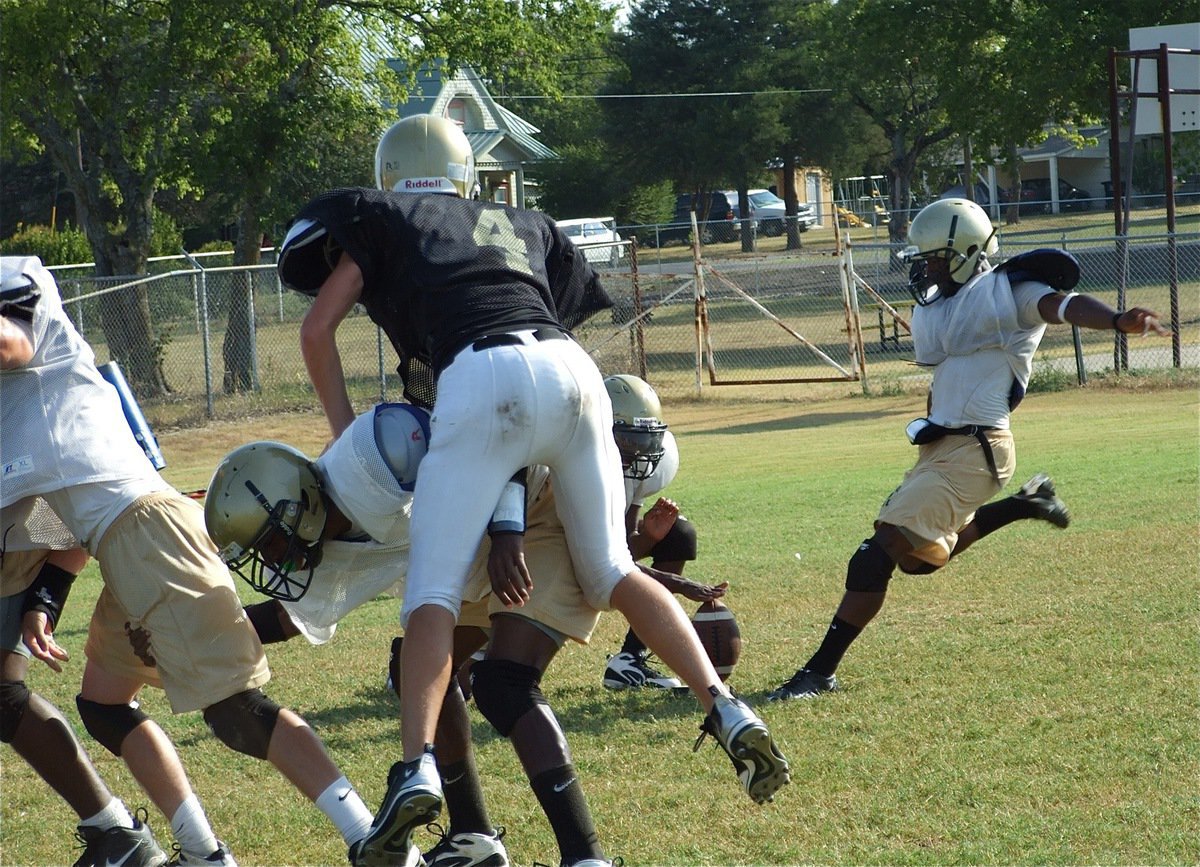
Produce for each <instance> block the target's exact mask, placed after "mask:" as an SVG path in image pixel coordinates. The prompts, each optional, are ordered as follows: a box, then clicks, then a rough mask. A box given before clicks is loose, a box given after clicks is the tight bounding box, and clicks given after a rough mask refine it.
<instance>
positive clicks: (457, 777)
mask: <svg viewBox="0 0 1200 867" xmlns="http://www.w3.org/2000/svg"><path fill="white" fill-rule="evenodd" d="M422 415H423V411H422V410H420V409H417V408H415V407H412V406H407V405H402V404H381V405H379V406H377V407H375V408H374V409H372V410H370V411H368V412H367V413H364V414H362V415H360V416H358V417H357V418H356V419H355V421H354V422H353V423H352V424H351V426H350V427H349V428H347V429H346V430H345V431H344V432H343V433H342V435H341V436H340V437H338V438H337V440H335V441H334V443H333V445H331V446H330V447H329V448H328V449H327V450H326V451H325V452H324V454H322V455H321V457H319V458H318V459H317V460H316V461H315V462H311V463H310V462H309V461H308V460H307V458H305V457H304V456H303V455H301V454H299V453H298V452H296V451H295V450H294V449H291V448H290V447H288V446H284V445H282V444H279V443H252V444H250V445H247V446H243V447H242V448H240V449H238V450H236V451H235V452H233V453H232V454H231V455H229V456H228V457H227V458H226V459H225V460H224V461H222V463H221V465H220V466H219V467H218V469H217V472H216V474H215V475H214V477H213V482H212V484H211V485H210V486H209V489H208V495H207V499H206V506H205V518H206V521H207V524H208V527H209V531H210V534H211V535H212V536H213V538H214V540H216V542H217V544H218V546H219V547H220V549H221V550H222V552H224V556H226V557H228V558H229V563H230V565H231V566H232V567H233V568H234V569H235V571H237V572H238V574H240V575H242V576H243V577H244V578H246V579H247V580H248V581H250V582H251V584H252V586H255V587H256V589H259V590H260V591H263V592H267V593H269V594H271V595H274V596H276V600H275V601H274V602H267V603H260V604H258V605H253V606H250V608H249V609H248V610H249V611H250V617H251V620H252V622H254V623H255V625H256V628H257V629H258V631H259V634H260V636H262V638H263V641H264V642H266V643H270V642H274V641H282V640H287V639H288V638H291V637H293V636H295V635H297V634H303V635H304V636H305V637H306V638H307V639H308V640H309V641H310V642H312V643H322V642H324V641H326V640H328V639H329V638H331V637H332V635H333V632H334V630H335V629H336V626H337V621H338V620H340V619H341V618H342V617H344V616H345V614H346V613H348V612H349V611H350V610H352V609H353V608H354V607H357V606H358V605H359V604H362V603H363V602H365V601H367V600H369V599H373V598H375V597H376V596H378V595H379V594H381V593H385V592H392V593H397V592H399V593H402V592H403V581H404V574H405V569H406V566H407V556H408V518H409V515H410V512H411V508H412V495H411V493H409V491H408V490H406V489H407V488H411V487H412V486H411V484H410V482H411V480H412V479H413V478H415V476H416V472H415V468H416V465H417V464H416V462H417V461H419V460H420V457H421V454H420V451H419V450H418V449H414V448H413V444H414V443H424V442H425V437H426V436H427V433H428V423H427V422H424V421H422V420H421V416H422ZM381 419H382V420H383V421H381ZM389 419H390V421H388V420H389ZM548 476H549V473H548V470H547V469H546V468H545V467H535V468H532V469H531V471H530V473H529V478H528V491H527V493H526V508H524V509H522V510H521V511H520V512H519V513H516V514H513V515H508V516H493V518H494V522H493V523H495V524H497V525H498V524H499V523H501V521H502V520H507V521H508V522H509V523H507V524H506V526H505V527H504V529H503V530H501V529H500V528H499V527H498V526H497V527H494V528H493V532H492V534H491V539H490V542H488V541H485V542H484V543H483V546H482V548H481V550H480V551H479V552H478V553H477V554H476V556H475V560H474V562H473V563H472V566H471V570H470V575H471V577H470V579H469V580H468V585H467V586H468V590H467V596H468V599H470V598H473V597H475V596H477V595H479V594H480V593H484V594H487V592H488V589H489V583H490V581H489V578H488V563H489V559H492V558H496V560H497V561H501V562H502V563H503V565H507V563H508V561H509V560H511V559H512V558H513V557H515V556H523V557H524V558H525V560H526V562H527V564H528V568H529V569H530V571H531V573H533V574H535V575H537V576H538V580H537V581H536V582H535V585H534V587H533V589H532V592H531V594H530V599H529V601H528V602H527V603H526V604H525V605H524V606H522V607H521V608H517V609H509V608H507V607H506V606H504V605H503V604H502V603H500V602H498V601H497V600H495V599H494V597H492V596H490V595H487V596H485V597H484V598H482V599H481V600H480V601H478V602H474V603H471V602H468V603H465V604H464V606H463V609H462V612H461V614H460V616H459V621H458V625H457V626H456V628H455V636H454V638H455V642H454V645H455V648H454V663H455V666H456V667H457V666H458V665H459V664H461V663H462V662H463V661H464V660H465V659H467V658H469V657H470V656H471V654H472V653H473V652H474V651H476V650H477V649H478V648H480V647H481V646H482V645H483V643H484V642H485V640H487V638H488V635H487V631H486V630H489V627H490V633H491V635H490V644H489V647H488V651H487V653H486V654H485V655H484V656H483V658H482V659H481V660H479V661H477V662H474V663H473V666H472V674H471V682H472V687H473V692H474V697H475V701H476V705H477V706H478V707H479V709H480V711H481V713H483V715H484V717H485V718H486V719H488V720H489V722H491V723H492V725H493V726H494V727H495V728H496V730H497V731H498V732H500V733H501V734H502V735H504V736H505V737H508V738H509V739H510V740H511V742H512V744H513V747H514V749H515V750H516V752H517V754H518V756H519V758H520V759H521V762H522V765H523V767H524V768H525V770H526V772H527V774H528V776H529V780H530V785H531V787H532V788H533V791H534V794H535V796H536V797H537V798H538V800H539V802H540V803H541V804H542V806H543V809H544V811H545V813H546V815H547V817H548V818H549V820H550V823H551V826H552V827H553V829H554V832H555V836H556V838H557V839H558V841H559V850H560V853H559V854H560V863H562V864H565V865H600V864H608V863H609V862H608V861H607V860H605V859H604V853H603V850H602V849H601V847H600V844H599V837H598V834H597V832H596V828H595V825H594V823H593V821H592V817H591V813H590V811H589V809H588V806H587V802H586V799H585V797H584V794H583V790H582V786H581V784H580V783H579V776H578V773H577V771H576V769H575V767H574V765H573V764H572V762H571V757H570V752H569V750H568V749H567V741H566V735H565V734H564V733H563V731H562V729H561V727H560V726H559V724H558V720H557V719H556V717H555V716H554V712H553V710H552V709H551V708H550V706H549V703H548V702H547V701H546V699H545V697H544V696H543V694H542V692H541V689H540V682H541V678H542V676H543V675H544V673H545V670H546V667H547V666H548V665H549V663H550V661H551V659H553V657H554V656H555V654H556V653H557V652H558V650H559V649H560V648H561V647H562V645H563V644H564V643H565V642H566V640H567V639H571V640H574V641H577V642H579V643H586V642H587V641H588V639H589V637H590V636H591V633H592V630H593V629H594V627H595V625H596V621H597V618H598V617H599V612H597V611H596V609H595V608H593V607H592V606H590V605H589V604H588V602H587V599H586V598H585V595H584V593H583V591H582V589H581V588H580V587H579V585H578V583H577V582H576V580H575V573H574V569H573V567H572V565H571V560H570V555H569V553H568V550H567V546H566V540H565V538H564V535H563V528H562V524H561V522H560V521H559V520H558V515H557V511H556V509H555V505H554V499H553V496H552V493H551V490H550V486H549V484H548V481H547V480H548ZM260 494H261V497H262V499H261V500H260V499H259V496H260ZM297 503H306V504H308V506H307V507H306V508H292V507H290V506H289V504H297ZM306 515H308V516H312V520H308V519H307V518H306V517H305V516H306ZM289 516H291V517H289ZM289 524H291V525H293V527H294V529H292V530H290V531H289V529H288V525H289ZM518 536H520V537H521V540H522V542H523V544H522V545H519V546H518V545H517V544H516V543H517V539H518ZM289 538H292V539H297V540H299V539H304V540H307V541H306V542H304V543H301V542H300V541H296V542H295V543H294V544H291V545H289V544H288V541H287V540H288V539H289ZM281 562H282V563H286V564H290V565H281ZM297 568H299V571H300V572H301V573H303V574H299V575H298V574H297ZM301 587H303V588H305V589H304V592H303V595H302V596H300V597H299V598H296V596H297V593H298V591H299V589H300V588H301ZM712 589H713V588H705V587H702V586H701V585H694V589H693V590H692V592H693V593H694V594H695V595H696V596H697V597H698V598H709V597H710V596H711V591H712ZM398 692H399V690H398ZM435 743H436V746H437V748H438V750H437V759H438V769H439V771H440V775H441V777H442V779H443V781H446V782H444V786H445V796H446V804H447V808H448V812H449V814H450V826H449V828H448V829H447V831H446V833H445V834H444V836H443V839H442V841H441V842H439V843H438V844H437V845H436V846H435V847H434V848H433V849H432V850H431V851H429V852H427V853H425V855H424V858H425V861H426V863H427V864H428V865H430V867H438V865H455V867H503V865H504V864H506V863H507V856H506V854H505V851H504V847H503V845H502V843H501V842H500V837H499V835H498V833H497V832H496V831H495V830H494V829H493V828H492V825H491V823H490V820H489V819H488V817H487V812H486V810H485V808H484V805H483V800H482V792H481V790H480V785H479V777H478V771H477V770H476V767H475V764H474V759H473V756H472V754H471V744H470V721H469V718H468V716H467V714H466V706H465V702H464V699H463V696H462V693H461V691H460V689H459V685H458V681H457V680H452V681H451V683H450V687H449V690H448V691H447V693H446V696H445V700H444V704H443V708H442V712H441V715H440V717H439V722H438V728H437V733H436V741H435ZM405 857H407V858H408V859H409V860H412V859H414V858H415V857H416V854H415V846H413V847H411V848H410V849H409V850H408V852H407V853H406V856H405ZM360 861H361V863H368V862H367V861H366V860H365V859H360Z"/></svg>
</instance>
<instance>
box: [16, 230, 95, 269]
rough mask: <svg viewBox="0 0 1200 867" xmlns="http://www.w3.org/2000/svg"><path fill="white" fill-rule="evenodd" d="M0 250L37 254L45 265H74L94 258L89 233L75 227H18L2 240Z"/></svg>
mask: <svg viewBox="0 0 1200 867" xmlns="http://www.w3.org/2000/svg"><path fill="white" fill-rule="evenodd" d="M0 253H4V254H5V255H9V256H37V257H38V258H39V259H41V260H42V263H43V264H45V265H74V264H77V263H79V262H90V261H92V248H91V246H90V245H89V244H88V239H87V236H86V235H84V234H83V232H81V231H79V230H78V229H76V228H73V227H67V228H65V229H60V230H57V231H56V230H54V229H52V228H51V227H50V226H18V227H17V231H16V232H14V233H13V234H12V235H10V236H9V237H7V238H5V239H4V240H3V241H0Z"/></svg>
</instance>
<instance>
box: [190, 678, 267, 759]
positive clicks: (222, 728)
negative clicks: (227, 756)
mask: <svg viewBox="0 0 1200 867" xmlns="http://www.w3.org/2000/svg"><path fill="white" fill-rule="evenodd" d="M279 711H280V707H279V705H277V704H276V703H275V702H273V701H271V699H269V698H267V697H266V696H265V695H263V693H262V690H260V689H248V690H246V691H245V692H239V693H238V694H237V695H231V696H230V697H229V698H227V699H223V700H222V701H219V702H217V703H216V704H212V705H209V706H208V707H206V708H205V709H204V721H205V722H206V723H208V727H209V729H210V730H211V731H212V733H213V734H214V735H216V736H217V737H218V738H220V740H221V742H222V743H224V744H225V746H227V747H229V748H230V749H231V750H237V751H238V752H239V753H245V754H246V755H248V756H253V757H254V758H256V759H265V758H266V757H267V748H268V747H269V746H270V745H271V735H272V734H273V733H274V731H275V723H276V722H277V721H278V720H279Z"/></svg>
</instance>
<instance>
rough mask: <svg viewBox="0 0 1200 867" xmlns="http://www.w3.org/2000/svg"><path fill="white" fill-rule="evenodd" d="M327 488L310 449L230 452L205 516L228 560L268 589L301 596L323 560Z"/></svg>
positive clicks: (264, 445) (267, 445)
mask: <svg viewBox="0 0 1200 867" xmlns="http://www.w3.org/2000/svg"><path fill="white" fill-rule="evenodd" d="M325 518H326V511H325V495H324V492H323V491H322V485H321V480H320V478H319V477H318V476H317V474H316V471H315V469H314V467H313V464H312V462H311V461H309V459H308V458H307V457H305V456H304V454H303V453H301V452H299V451H297V450H296V449H294V448H292V447H291V446H287V445H284V444H283V443H276V442H266V441H263V442H253V443H249V444H247V445H244V446H242V447H240V448H238V449H234V450H233V451H232V452H230V453H229V454H228V455H227V456H226V457H225V459H224V460H223V461H221V464H220V465H219V466H218V467H217V471H216V473H214V474H213V477H212V481H211V482H209V484H208V493H207V495H206V496H205V500H204V523H205V525H206V526H207V527H208V535H209V536H211V537H212V540H213V541H214V542H215V543H216V545H217V548H218V549H219V551H220V554H221V559H222V560H224V561H225V563H226V564H227V565H228V566H229V568H230V569H231V570H232V571H233V572H234V573H236V574H237V575H238V576H239V577H240V578H242V579H243V580H245V581H246V583H248V584H249V585H250V586H251V587H253V588H254V589H255V590H257V591H258V592H259V593H262V594H264V595H266V596H270V597H272V598H274V599H282V600H285V601H295V600H297V599H300V598H301V597H303V596H304V594H305V593H307V592H308V587H309V585H310V584H311V583H312V576H313V569H315V568H316V566H317V564H318V563H320V562H321V533H322V531H323V530H324V529H325Z"/></svg>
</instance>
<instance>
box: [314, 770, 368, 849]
mask: <svg viewBox="0 0 1200 867" xmlns="http://www.w3.org/2000/svg"><path fill="white" fill-rule="evenodd" d="M316 804H317V809H318V810H320V811H321V812H322V813H324V814H325V815H326V816H328V817H329V821H331V822H333V824H334V825H336V826H337V829H338V830H339V831H340V832H341V834H342V839H343V840H345V841H346V845H350V844H351V843H354V842H356V841H358V840H361V839H362V838H363V837H365V836H367V831H369V830H371V823H372V822H373V821H375V816H374V815H373V814H372V813H371V812H370V811H369V810H368V809H367V805H366V804H364V803H363V800H362V798H360V797H359V796H358V792H356V791H354V787H353V786H352V785H350V781H349V780H347V779H346V778H345V777H344V776H343V777H338V778H337V779H336V780H334V781H333V782H332V783H330V784H329V788H327V789H326V790H325V791H323V792H322V793H321V794H320V795H319V796H318V797H317V801H316Z"/></svg>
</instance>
